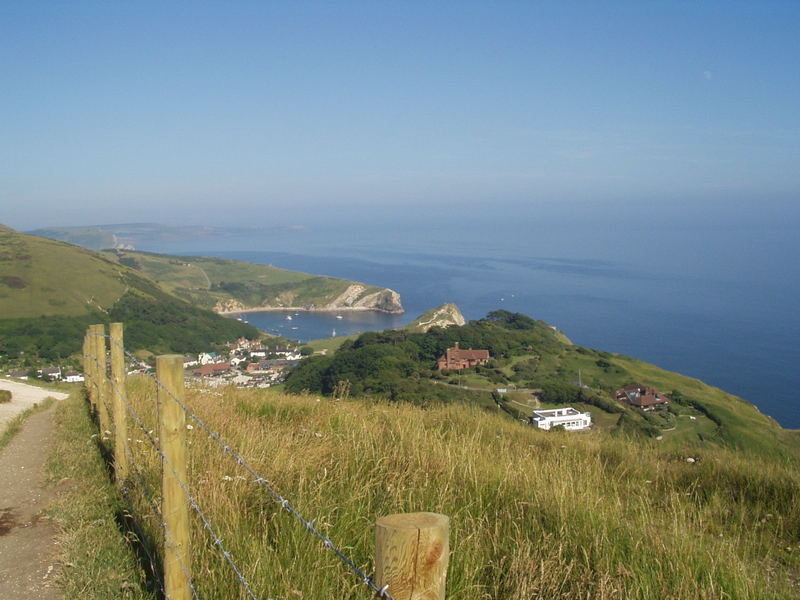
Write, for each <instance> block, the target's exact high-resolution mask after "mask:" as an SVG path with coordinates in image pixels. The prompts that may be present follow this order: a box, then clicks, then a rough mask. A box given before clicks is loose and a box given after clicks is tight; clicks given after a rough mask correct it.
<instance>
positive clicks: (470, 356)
mask: <svg viewBox="0 0 800 600" xmlns="http://www.w3.org/2000/svg"><path fill="white" fill-rule="evenodd" d="M490 358H491V357H490V356H489V351H488V350H462V349H461V348H459V347H458V342H456V345H455V346H454V347H452V348H448V349H447V351H446V352H445V353H444V355H442V356H441V357H440V358H439V361H438V362H437V366H436V368H437V369H439V370H440V371H441V370H442V369H451V370H456V371H458V370H461V369H469V368H471V367H476V366H478V365H485V364H486V363H487V362H489V359H490Z"/></svg>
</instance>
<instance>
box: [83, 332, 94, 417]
mask: <svg viewBox="0 0 800 600" xmlns="http://www.w3.org/2000/svg"><path fill="white" fill-rule="evenodd" d="M91 335H92V327H91V326H89V327H87V328H86V334H85V335H84V336H83V387H84V388H85V389H86V396H87V397H88V398H89V406H91V407H92V409H94V404H93V400H92V358H91V346H90V345H89V340H91V339H92V338H91Z"/></svg>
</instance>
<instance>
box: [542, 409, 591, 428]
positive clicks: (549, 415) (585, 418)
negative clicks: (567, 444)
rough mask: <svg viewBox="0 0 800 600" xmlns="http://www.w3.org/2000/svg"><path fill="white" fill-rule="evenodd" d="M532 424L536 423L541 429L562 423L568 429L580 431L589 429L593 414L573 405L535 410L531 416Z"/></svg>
mask: <svg viewBox="0 0 800 600" xmlns="http://www.w3.org/2000/svg"><path fill="white" fill-rule="evenodd" d="M531 425H536V426H537V427H538V428H539V429H550V428H552V427H558V426H559V425H561V426H562V427H564V429H566V430H567V431H578V430H580V429H588V428H589V427H590V426H591V425H592V415H591V414H589V413H588V412H586V413H582V412H578V411H577V410H575V409H574V408H572V407H571V406H566V407H564V408H552V409H548V410H535V411H533V415H532V416H531Z"/></svg>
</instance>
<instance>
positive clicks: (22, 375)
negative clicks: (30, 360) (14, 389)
mask: <svg viewBox="0 0 800 600" xmlns="http://www.w3.org/2000/svg"><path fill="white" fill-rule="evenodd" d="M8 374H9V375H10V376H11V377H16V378H17V379H27V378H28V371H26V370H25V369H15V370H13V371H9V373H8Z"/></svg>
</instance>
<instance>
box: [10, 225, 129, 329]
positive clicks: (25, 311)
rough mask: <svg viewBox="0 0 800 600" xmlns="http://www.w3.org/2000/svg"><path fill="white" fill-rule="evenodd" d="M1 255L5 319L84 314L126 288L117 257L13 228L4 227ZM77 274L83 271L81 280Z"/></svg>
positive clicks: (103, 306)
mask: <svg viewBox="0 0 800 600" xmlns="http://www.w3.org/2000/svg"><path fill="white" fill-rule="evenodd" d="M0 258H2V260H0V315H2V318H3V319H15V318H20V317H37V316H40V315H48V316H49V315H67V316H75V315H84V314H86V313H88V312H90V311H92V310H97V309H98V308H100V307H102V308H107V307H109V306H111V305H112V304H114V302H115V301H116V300H117V299H118V298H119V297H120V296H122V294H123V293H125V291H126V289H127V287H126V283H125V281H124V280H123V277H122V275H121V269H120V267H119V266H118V265H116V264H115V263H113V262H112V261H107V260H105V259H103V258H102V257H101V256H100V255H98V254H96V253H94V252H91V251H89V250H85V249H84V248H79V247H77V246H71V245H69V244H65V243H63V242H56V241H53V240H49V239H45V238H38V237H34V236H29V235H23V234H20V233H17V232H16V231H13V230H11V229H8V228H0ZM76 273H80V274H81V277H80V278H79V280H77V279H76V276H75V274H76ZM87 290H91V291H87Z"/></svg>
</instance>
